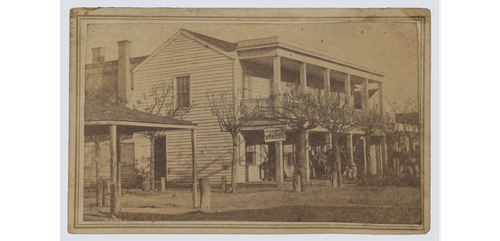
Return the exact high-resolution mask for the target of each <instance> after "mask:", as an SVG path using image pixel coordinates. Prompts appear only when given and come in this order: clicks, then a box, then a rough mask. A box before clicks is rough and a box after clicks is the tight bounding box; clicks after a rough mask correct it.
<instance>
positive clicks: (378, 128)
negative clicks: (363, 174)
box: [355, 105, 388, 174]
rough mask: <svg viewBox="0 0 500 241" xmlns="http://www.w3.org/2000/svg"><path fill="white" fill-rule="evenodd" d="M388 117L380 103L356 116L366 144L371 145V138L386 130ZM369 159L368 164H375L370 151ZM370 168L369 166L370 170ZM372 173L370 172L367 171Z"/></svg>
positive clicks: (357, 124) (356, 121)
mask: <svg viewBox="0 0 500 241" xmlns="http://www.w3.org/2000/svg"><path fill="white" fill-rule="evenodd" d="M387 122H388V117H387V115H385V114H381V113H380V111H379V108H378V105H374V106H373V107H371V108H369V109H368V110H363V111H362V112H361V113H359V114H357V115H356V116H355V123H356V126H357V127H358V128H359V129H360V130H361V131H362V132H363V136H364V138H365V143H366V146H368V147H370V146H371V143H372V141H371V138H372V136H373V135H374V134H376V133H377V132H385V130H386V128H387ZM366 156H367V159H369V160H370V162H369V163H368V165H373V163H374V161H371V160H372V158H375V157H371V156H370V152H368V153H367V155H366ZM369 169H370V168H368V170H369ZM367 173H368V174H370V172H367Z"/></svg>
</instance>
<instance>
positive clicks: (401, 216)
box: [119, 206, 421, 224]
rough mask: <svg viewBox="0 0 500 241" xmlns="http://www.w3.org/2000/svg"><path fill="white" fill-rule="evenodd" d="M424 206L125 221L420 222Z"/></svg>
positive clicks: (149, 216)
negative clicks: (420, 208) (421, 207)
mask: <svg viewBox="0 0 500 241" xmlns="http://www.w3.org/2000/svg"><path fill="white" fill-rule="evenodd" d="M419 214H420V210H419V209H418V208H407V207H390V208H389V207H387V208H386V207H337V206H335V207H331V206H330V207H328V206H279V207H275V208H268V209H254V210H235V211H227V212H210V213H205V212H202V211H199V210H198V211H194V212H188V213H184V214H157V213H135V212H134V213H128V212H124V213H122V214H120V216H119V218H120V219H121V220H123V221H267V222H354V223H380V224H420V223H421V219H420V215H419Z"/></svg>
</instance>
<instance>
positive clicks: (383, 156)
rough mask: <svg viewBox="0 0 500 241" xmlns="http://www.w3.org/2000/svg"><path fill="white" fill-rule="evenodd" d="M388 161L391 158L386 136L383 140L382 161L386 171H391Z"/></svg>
mask: <svg viewBox="0 0 500 241" xmlns="http://www.w3.org/2000/svg"><path fill="white" fill-rule="evenodd" d="M387 159H389V157H388V156H387V138H386V136H385V135H384V137H383V138H382V161H383V167H384V169H386V170H387V171H389V165H388V163H387Z"/></svg>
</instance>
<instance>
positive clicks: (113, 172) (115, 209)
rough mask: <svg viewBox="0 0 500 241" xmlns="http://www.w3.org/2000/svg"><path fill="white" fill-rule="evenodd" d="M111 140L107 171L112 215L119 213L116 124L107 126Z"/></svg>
mask: <svg viewBox="0 0 500 241" xmlns="http://www.w3.org/2000/svg"><path fill="white" fill-rule="evenodd" d="M109 132H110V136H111V140H110V142H109V152H110V153H109V154H110V156H111V160H110V163H109V164H110V165H109V171H110V179H111V180H110V182H111V190H110V191H111V195H110V196H111V197H110V199H111V200H110V212H111V214H113V215H117V214H120V211H121V205H120V204H121V203H120V197H119V194H118V182H117V181H118V180H117V178H118V175H117V171H118V155H117V148H116V147H117V135H116V125H111V126H110V128H109Z"/></svg>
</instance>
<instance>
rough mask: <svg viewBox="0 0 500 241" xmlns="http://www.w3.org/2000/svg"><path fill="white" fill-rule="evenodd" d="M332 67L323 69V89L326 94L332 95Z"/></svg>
mask: <svg viewBox="0 0 500 241" xmlns="http://www.w3.org/2000/svg"><path fill="white" fill-rule="evenodd" d="M330 89H331V88H330V69H323V91H324V92H325V93H324V95H325V96H327V95H330Z"/></svg>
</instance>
